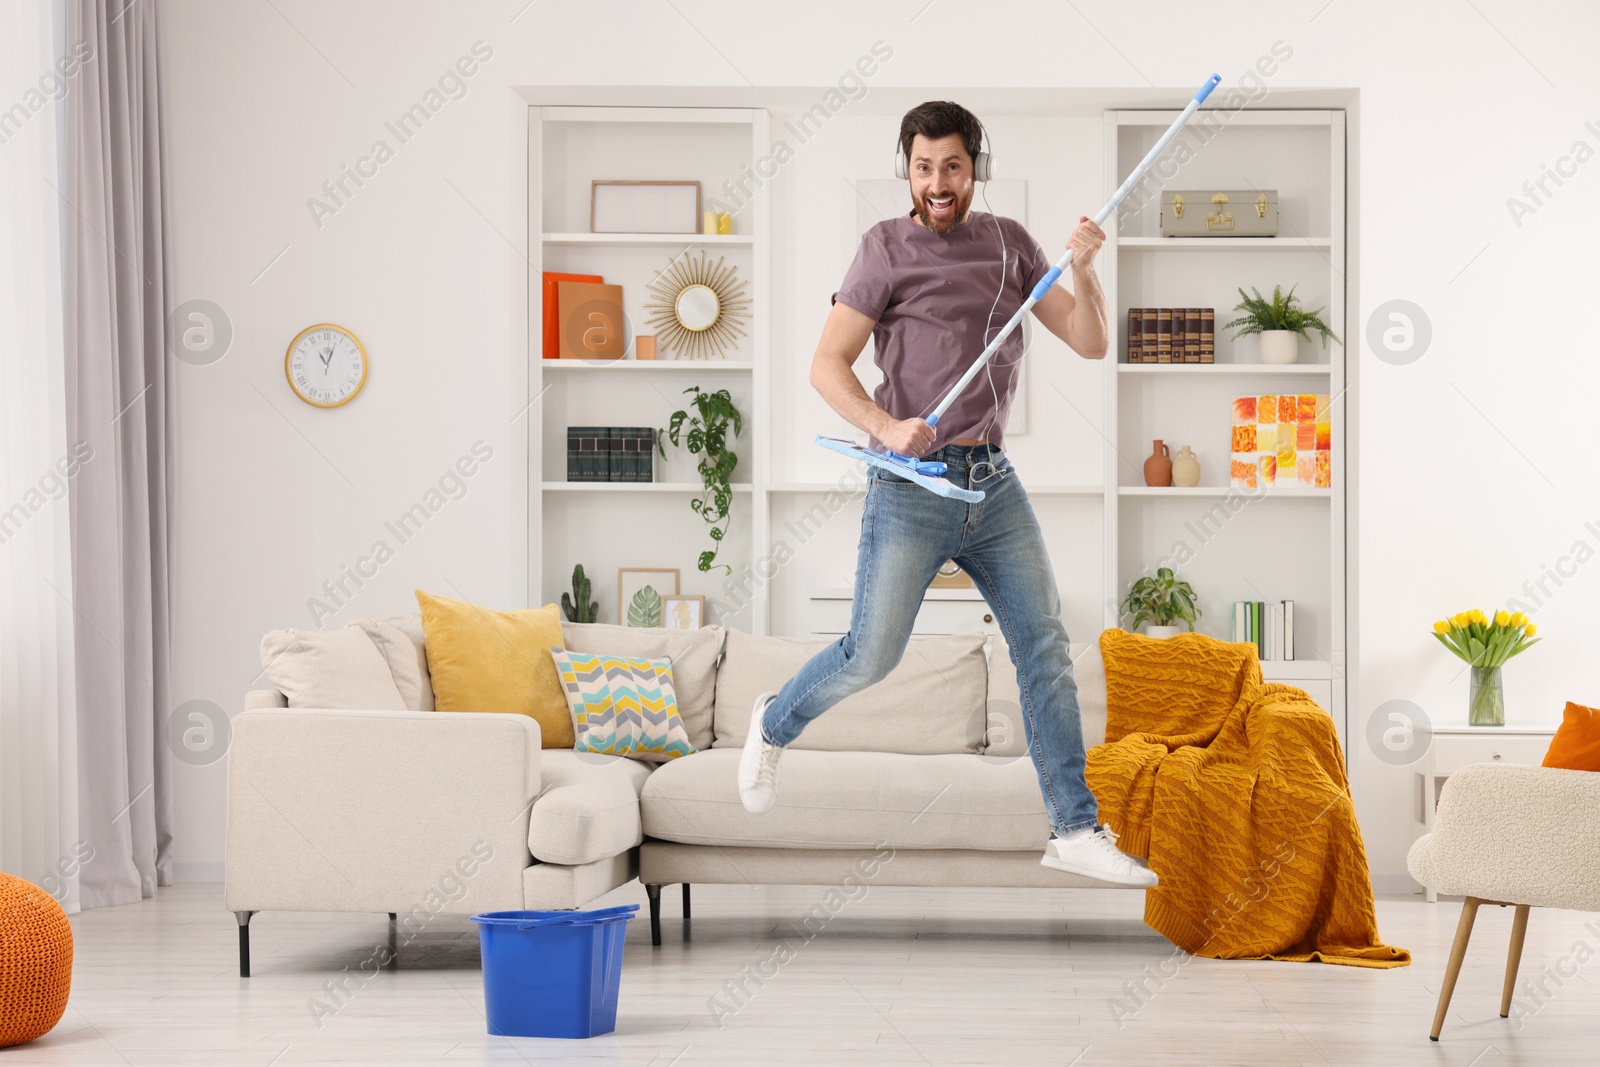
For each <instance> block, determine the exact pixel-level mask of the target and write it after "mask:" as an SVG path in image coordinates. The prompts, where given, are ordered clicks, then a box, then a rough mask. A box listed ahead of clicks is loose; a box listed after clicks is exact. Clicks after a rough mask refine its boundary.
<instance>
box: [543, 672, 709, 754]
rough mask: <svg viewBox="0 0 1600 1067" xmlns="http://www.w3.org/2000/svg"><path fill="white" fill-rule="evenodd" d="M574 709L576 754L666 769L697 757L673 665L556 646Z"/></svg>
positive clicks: (564, 681) (562, 678)
mask: <svg viewBox="0 0 1600 1067" xmlns="http://www.w3.org/2000/svg"><path fill="white" fill-rule="evenodd" d="M550 655H551V658H553V659H554V660H555V663H556V673H557V674H558V675H559V676H560V678H561V688H562V689H563V690H564V691H565V692H566V694H567V706H568V707H569V708H571V709H572V730H573V732H574V733H575V734H576V735H577V738H578V740H577V744H575V745H573V748H574V749H576V750H577V751H579V752H596V753H602V754H606V755H613V756H627V757H629V758H631V759H642V760H646V761H648V762H650V763H665V762H666V761H667V760H672V759H680V758H682V757H684V756H687V755H689V754H690V753H691V752H693V751H694V750H695V749H694V746H693V745H691V744H689V738H688V736H687V735H686V734H685V733H684V731H683V717H682V716H681V715H679V714H678V694H677V691H676V690H675V689H674V688H673V684H672V661H671V660H670V659H667V658H666V657H665V656H663V657H661V658H660V659H628V658H626V657H623V656H605V655H601V654H600V653H597V652H572V651H569V650H567V649H564V648H558V647H556V646H555V645H551V646H550Z"/></svg>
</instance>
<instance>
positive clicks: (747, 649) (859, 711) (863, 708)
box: [712, 630, 988, 756]
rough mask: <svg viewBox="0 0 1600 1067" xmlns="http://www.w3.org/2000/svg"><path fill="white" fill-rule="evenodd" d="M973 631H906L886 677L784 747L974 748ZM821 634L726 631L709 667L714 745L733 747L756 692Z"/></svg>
mask: <svg viewBox="0 0 1600 1067" xmlns="http://www.w3.org/2000/svg"><path fill="white" fill-rule="evenodd" d="M983 640H984V635H983V634H981V633H970V634H948V635H940V636H937V637H913V638H912V639H911V645H910V647H909V648H907V649H906V654H905V656H904V657H903V658H902V659H901V660H900V664H899V666H897V667H896V668H895V669H894V670H892V671H890V672H889V676H888V677H887V678H884V679H883V680H882V681H880V682H878V683H877V684H875V685H870V686H868V687H867V688H865V689H863V690H861V692H859V693H853V694H851V695H850V696H848V697H846V698H844V699H843V700H841V701H840V702H839V703H838V704H836V705H834V706H833V707H831V708H829V709H828V710H827V711H826V712H824V713H823V714H822V715H821V716H820V717H819V718H817V719H815V720H813V721H812V723H811V724H810V725H809V726H807V727H806V729H805V732H804V733H802V734H801V735H800V736H799V737H798V738H796V739H795V742H794V744H792V745H790V746H789V747H790V748H795V749H806V748H809V749H820V750H825V751H829V752H902V753H905V754H907V755H916V756H925V755H934V754H937V753H961V752H964V753H976V752H979V751H981V750H982V746H983V732H984V696H985V691H986V687H987V685H988V683H987V680H986V675H987V674H988V668H987V666H986V664H985V660H984V654H983ZM830 644H832V642H831V641H829V640H827V639H826V638H801V637H756V636H753V635H751V634H747V633H744V632H742V631H739V630H729V631H728V647H727V650H726V651H725V652H724V653H723V655H722V666H721V667H720V668H718V670H717V703H716V731H717V739H716V741H715V743H714V744H713V746H712V747H714V748H738V747H740V746H742V745H743V744H744V739H745V735H746V733H748V732H749V729H750V711H751V708H752V707H753V706H754V704H755V700H756V697H757V696H758V695H759V694H761V693H763V692H772V693H776V692H777V691H778V690H779V689H782V688H783V685H784V683H785V682H787V681H788V680H789V679H790V678H793V677H794V676H795V674H797V673H798V672H799V670H800V668H801V667H802V666H804V665H805V662H806V661H807V660H809V659H810V658H811V657H812V656H814V655H816V654H817V653H818V652H820V651H822V650H823V649H824V648H827V647H828V645H830Z"/></svg>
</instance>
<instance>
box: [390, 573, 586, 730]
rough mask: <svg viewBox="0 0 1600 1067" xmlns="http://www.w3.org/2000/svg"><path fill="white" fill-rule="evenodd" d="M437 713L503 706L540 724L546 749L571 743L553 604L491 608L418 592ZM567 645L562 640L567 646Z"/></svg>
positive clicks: (557, 616) (557, 611)
mask: <svg viewBox="0 0 1600 1067" xmlns="http://www.w3.org/2000/svg"><path fill="white" fill-rule="evenodd" d="M417 603H418V604H419V605H421V607H422V634H423V638H424V647H425V648H426V649H427V653H428V673H429V674H431V675H433V697H434V704H435V706H436V707H437V708H438V709H439V710H440V711H502V712H513V713H515V714H518V715H527V716H530V717H532V718H533V719H534V721H536V722H537V723H538V724H539V736H540V747H541V748H571V747H572V746H573V744H574V742H575V740H576V738H575V736H574V735H573V732H572V715H571V713H570V712H569V711H568V710H567V698H566V694H565V693H564V692H563V691H562V688H561V678H560V676H559V675H557V674H556V667H555V663H554V662H553V661H552V660H551V659H550V646H551V645H562V639H561V609H560V608H558V607H556V605H554V604H546V605H545V606H544V607H542V608H528V609H525V610H522V611H493V610H490V609H489V608H484V607H479V606H478V605H477V604H467V603H464V602H463V601H460V600H450V599H448V598H446V597H442V596H429V595H428V594H427V593H424V592H423V591H422V590H420V589H418V590H417ZM563 647H564V646H563Z"/></svg>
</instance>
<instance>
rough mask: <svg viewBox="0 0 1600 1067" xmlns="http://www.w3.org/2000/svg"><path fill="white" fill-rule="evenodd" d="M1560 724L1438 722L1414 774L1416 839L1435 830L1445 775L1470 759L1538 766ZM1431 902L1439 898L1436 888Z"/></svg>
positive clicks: (1430, 898)
mask: <svg viewBox="0 0 1600 1067" xmlns="http://www.w3.org/2000/svg"><path fill="white" fill-rule="evenodd" d="M1555 732H1556V724H1550V725H1537V726H1526V725H1519V726H1456V725H1446V726H1434V727H1432V728H1431V729H1430V730H1429V731H1428V735H1429V736H1428V738H1427V746H1428V750H1427V755H1425V756H1423V757H1422V761H1421V764H1420V766H1419V767H1418V768H1417V770H1416V773H1415V774H1414V776H1413V777H1414V780H1415V783H1416V803H1415V805H1414V811H1413V813H1412V823H1413V825H1412V834H1411V839H1412V840H1413V841H1414V840H1416V839H1417V838H1418V837H1421V836H1422V835H1423V834H1427V833H1432V832H1433V817H1434V812H1435V811H1436V810H1437V809H1438V807H1439V793H1440V791H1442V790H1443V789H1444V783H1445V779H1447V778H1449V777H1450V776H1451V775H1452V774H1454V773H1455V772H1456V771H1458V770H1460V769H1461V768H1462V767H1465V766H1466V765H1467V764H1469V763H1517V764H1523V765H1525V766H1530V767H1537V766H1538V765H1539V764H1541V763H1543V762H1544V754H1545V752H1546V751H1548V750H1549V748H1550V738H1552V737H1553V736H1555ZM1424 891H1425V893H1426V895H1427V899H1428V902H1429V903H1433V902H1434V901H1436V900H1438V899H1439V898H1438V894H1436V893H1435V892H1434V891H1433V890H1432V889H1426V888H1425V890H1424Z"/></svg>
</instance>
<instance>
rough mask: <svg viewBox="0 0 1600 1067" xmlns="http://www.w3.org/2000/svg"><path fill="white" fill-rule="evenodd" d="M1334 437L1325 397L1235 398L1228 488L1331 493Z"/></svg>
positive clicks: (1270, 395) (1302, 394) (1306, 394)
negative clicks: (1290, 489)
mask: <svg viewBox="0 0 1600 1067" xmlns="http://www.w3.org/2000/svg"><path fill="white" fill-rule="evenodd" d="M1332 436H1333V435H1332V426H1331V424H1330V422H1329V420H1328V395H1327V394H1326V393H1297V394H1287V393H1286V394H1283V395H1281V396H1280V395H1277V394H1273V393H1268V394H1265V395H1261V396H1237V397H1234V398H1233V437H1232V442H1231V448H1230V449H1229V451H1230V453H1231V462H1230V464H1229V478H1228V481H1229V484H1231V485H1232V486H1233V487H1234V488H1236V489H1258V488H1262V487H1266V486H1284V487H1289V486H1295V487H1304V488H1308V489H1309V488H1318V489H1327V488H1329V487H1330V486H1331V485H1332V484H1333V480H1332V465H1331V462H1330V459H1331V452H1330V449H1331V447H1332Z"/></svg>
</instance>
